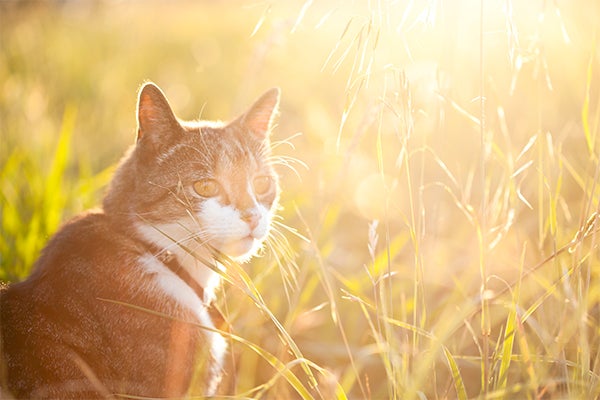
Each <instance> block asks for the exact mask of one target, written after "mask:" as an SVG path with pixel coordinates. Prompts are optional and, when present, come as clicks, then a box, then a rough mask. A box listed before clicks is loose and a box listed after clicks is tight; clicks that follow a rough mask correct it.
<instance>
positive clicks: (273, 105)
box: [239, 88, 280, 140]
mask: <svg viewBox="0 0 600 400" xmlns="http://www.w3.org/2000/svg"><path fill="white" fill-rule="evenodd" d="M279 96H280V90H279V88H273V89H270V90H268V91H267V92H266V93H265V94H263V95H262V96H261V97H260V98H259V99H258V100H256V102H254V104H253V105H252V106H251V107H250V108H249V109H248V111H246V112H245V113H244V114H243V115H242V116H241V117H240V118H239V123H240V124H241V125H242V127H243V128H245V129H247V130H249V131H250V132H251V133H252V134H254V135H255V136H256V137H257V138H258V139H260V140H265V139H267V138H268V137H269V134H270V132H271V128H272V126H273V121H274V119H275V116H276V115H277V111H278V109H279Z"/></svg>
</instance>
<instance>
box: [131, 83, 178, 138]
mask: <svg viewBox="0 0 600 400" xmlns="http://www.w3.org/2000/svg"><path fill="white" fill-rule="evenodd" d="M137 124H138V127H137V142H138V143H139V142H140V140H142V139H144V140H145V141H146V140H147V141H149V142H150V143H152V144H153V146H154V147H156V148H158V147H160V144H161V143H163V144H164V142H167V141H168V138H169V137H170V136H171V135H172V134H173V133H174V132H178V131H179V129H181V126H180V125H179V122H177V117H175V114H173V110H171V106H170V105H169V101H168V100H167V98H166V97H165V95H164V93H163V92H162V90H160V88H159V87H158V86H156V85H155V84H154V83H152V82H148V83H145V84H144V85H143V86H142V88H141V89H140V92H139V96H138V103H137Z"/></svg>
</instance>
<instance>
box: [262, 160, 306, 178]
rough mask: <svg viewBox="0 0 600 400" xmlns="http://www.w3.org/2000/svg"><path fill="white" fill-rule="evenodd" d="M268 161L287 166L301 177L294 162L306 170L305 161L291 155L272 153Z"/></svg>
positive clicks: (272, 163)
mask: <svg viewBox="0 0 600 400" xmlns="http://www.w3.org/2000/svg"><path fill="white" fill-rule="evenodd" d="M269 163H270V164H271V165H281V166H284V167H286V168H289V169H290V170H291V171H292V172H293V173H294V174H295V175H296V176H297V177H298V178H301V176H300V173H299V172H298V170H297V169H296V167H295V165H294V164H298V165H300V166H302V167H303V168H305V169H307V170H308V166H307V165H306V163H304V162H303V161H300V160H298V159H297V158H294V157H291V156H282V155H274V156H271V157H270V158H269Z"/></svg>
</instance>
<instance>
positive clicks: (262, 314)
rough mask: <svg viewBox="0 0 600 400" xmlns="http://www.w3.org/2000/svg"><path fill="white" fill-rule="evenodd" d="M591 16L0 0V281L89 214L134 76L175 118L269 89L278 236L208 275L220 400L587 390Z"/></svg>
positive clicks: (593, 112) (599, 13) (591, 339)
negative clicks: (225, 350) (224, 338)
mask: <svg viewBox="0 0 600 400" xmlns="http://www.w3.org/2000/svg"><path fill="white" fill-rule="evenodd" d="M521 3H522V4H521ZM580 3H581V4H580ZM598 21H600V9H599V8H598V6H597V5H595V4H587V3H585V4H583V2H570V3H553V2H544V1H541V0H540V1H529V2H511V1H509V0H506V1H500V0H498V1H489V2H488V1H486V2H483V1H467V0H453V1H450V2H440V1H430V2H412V1H404V0H402V1H398V2H387V1H380V2H353V3H351V4H347V3H346V2H334V1H332V2H311V1H298V2H259V3H254V2H242V1H234V2H209V1H201V2H195V3H190V2H177V5H176V6H174V5H172V3H163V2H159V1H152V2H149V3H144V4H143V5H142V4H141V3H135V2H134V3H111V2H96V3H91V4H89V5H88V4H86V5H84V4H83V3H78V2H73V3H69V2H67V3H64V4H61V5H59V4H54V3H42V2H40V3H36V2H5V3H0V93H1V95H0V132H1V135H2V144H1V145H0V193H1V197H0V198H1V203H0V209H1V210H2V211H1V214H0V280H3V281H17V280H20V279H23V278H24V277H25V276H27V274H28V273H29V270H30V268H31V266H32V264H33V262H34V260H35V258H36V257H37V255H38V254H39V251H40V249H41V248H42V247H43V245H44V243H45V242H46V241H47V240H48V237H49V236H50V235H51V234H52V233H53V232H54V231H56V229H58V227H59V226H60V223H61V222H63V221H65V220H66V219H68V218H69V217H71V216H73V215H75V214H77V213H79V212H81V211H83V210H85V209H87V208H89V207H92V206H94V205H97V204H99V203H100V200H101V196H102V193H103V189H104V188H105V186H106V184H107V183H108V181H109V180H110V176H111V172H112V168H113V167H114V165H115V164H116V162H117V161H118V159H119V157H120V156H121V155H122V154H123V152H124V151H125V149H126V148H127V146H128V145H129V144H131V143H132V142H133V140H134V127H135V118H134V117H135V93H136V89H137V88H138V87H139V85H140V84H141V83H142V82H143V81H144V80H146V79H151V80H153V81H155V82H156V83H158V84H159V85H160V86H161V87H162V88H163V89H164V90H165V92H166V94H167V96H168V97H169V98H170V99H171V101H172V104H173V106H174V109H175V110H176V112H177V113H178V115H179V116H181V117H182V118H184V119H191V118H196V117H198V116H199V115H200V114H201V115H202V117H203V118H208V119H210V118H216V119H218V118H225V117H228V116H233V115H235V114H236V113H238V112H240V111H242V110H243V109H244V107H245V106H246V105H247V104H248V102H250V101H252V99H254V98H255V97H256V96H257V95H258V94H260V93H262V92H263V91H264V90H265V89H267V88H269V87H272V86H280V87H281V88H282V93H283V103H282V110H281V117H280V119H279V126H278V127H277V129H276V133H275V137H274V140H275V141H284V140H285V139H286V138H289V137H293V138H292V139H291V143H292V144H293V146H287V145H280V146H278V147H277V148H276V152H277V153H278V154H279V155H281V156H284V157H295V158H297V159H299V160H300V161H301V162H303V163H305V164H306V165H307V166H308V168H307V169H304V168H303V167H298V168H296V172H293V171H291V170H289V169H287V168H281V170H280V173H281V175H282V185H283V195H282V205H283V207H284V209H283V210H282V211H281V216H282V217H283V221H284V222H285V224H286V225H288V226H291V227H293V228H294V229H296V230H297V232H298V233H299V235H294V234H293V233H291V232H286V233H285V236H286V237H287V241H289V247H290V250H291V252H292V253H293V256H291V261H285V260H282V259H279V258H278V257H276V256H275V254H274V253H272V252H267V254H266V255H265V256H264V257H262V258H260V259H256V260H254V261H253V262H252V263H250V264H248V265H245V266H244V269H241V270H238V272H237V273H238V274H239V276H238V279H237V280H236V281H235V282H237V283H236V284H227V285H225V287H224V289H223V296H222V298H223V301H222V304H221V306H222V308H223V309H224V310H226V311H227V313H228V315H229V318H230V319H231V320H232V321H233V325H234V330H233V334H232V340H233V341H234V342H235V343H234V344H233V350H234V353H235V355H236V359H237V367H238V371H239V373H238V377H237V389H238V394H239V395H238V398H243V397H256V398H289V397H300V398H325V399H329V398H338V399H340V398H345V397H347V398H365V399H384V398H385V399H388V398H389V399H417V398H427V399H444V398H451V399H454V398H459V399H471V398H482V399H484V398H485V399H496V398H505V399H507V398H519V399H520V398H530V399H537V398H544V399H555V398H556V399H560V398H569V399H578V398H581V399H591V398H597V397H599V396H600V379H599V378H600V357H599V356H600V354H599V352H600V347H599V344H600V342H599V339H600V334H599V331H598V326H599V319H600V314H599V311H598V310H599V309H600V308H599V307H598V305H599V302H600V289H599V286H598V280H599V278H600V261H599V260H598V256H597V239H596V232H597V231H598V228H599V226H598V222H599V221H598V214H597V212H598V199H599V194H600V188H598V174H599V171H600V169H599V165H600V164H599V159H598V146H599V144H598V137H597V136H598V128H599V124H600V102H599V101H598V100H599V98H598V87H599V86H598V82H599V81H598V76H599V73H600V63H599V62H598V54H600V52H599V49H598V42H597V39H596V35H597V28H596V26H597V25H598ZM34 22H35V23H34ZM297 132H301V133H302V134H301V135H298V136H296V135H295V134H296V133H297ZM305 239H308V240H305ZM290 262H291V263H293V264H295V266H289V265H288V264H287V263H290ZM282 264H283V266H282ZM296 267H297V269H295V268H296ZM293 271H296V272H295V275H292V274H291V272H293ZM307 371H310V373H307ZM311 375H312V377H311ZM315 382H316V383H318V385H315Z"/></svg>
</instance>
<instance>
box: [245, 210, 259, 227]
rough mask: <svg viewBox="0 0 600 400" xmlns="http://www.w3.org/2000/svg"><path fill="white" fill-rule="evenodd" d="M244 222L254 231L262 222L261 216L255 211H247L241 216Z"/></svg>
mask: <svg viewBox="0 0 600 400" xmlns="http://www.w3.org/2000/svg"><path fill="white" fill-rule="evenodd" d="M241 219H242V221H244V222H245V223H247V224H248V226H249V227H250V230H251V231H253V230H254V229H255V228H256V227H257V226H258V222H259V221H260V214H259V213H258V211H256V210H254V209H250V210H245V211H244V212H242V215H241Z"/></svg>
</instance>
